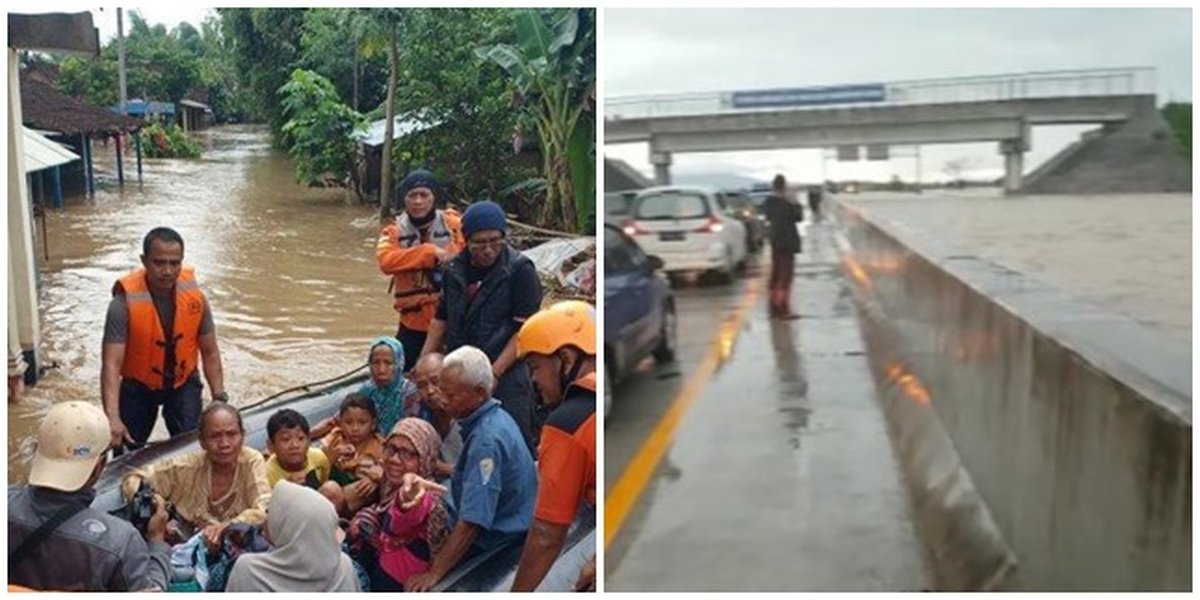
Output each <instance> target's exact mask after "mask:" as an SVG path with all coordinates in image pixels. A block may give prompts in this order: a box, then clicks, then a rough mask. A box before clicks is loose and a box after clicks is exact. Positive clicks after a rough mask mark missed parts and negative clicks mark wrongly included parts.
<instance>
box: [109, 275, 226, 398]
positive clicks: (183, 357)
mask: <svg viewBox="0 0 1200 600" xmlns="http://www.w3.org/2000/svg"><path fill="white" fill-rule="evenodd" d="M118 292H123V293H124V294H125V306H126V311H127V313H128V315H129V332H128V334H127V335H126V337H125V361H124V362H123V363H122V365H121V377H124V378H127V379H135V380H137V381H139V382H141V383H142V384H143V385H145V386H146V387H149V388H150V389H152V390H163V389H175V388H177V387H179V386H181V385H183V383H184V382H185V381H187V379H188V377H189V376H190V375H191V374H192V373H193V372H194V371H195V370H196V366H197V363H198V362H199V358H200V323H201V321H202V320H203V318H204V292H201V291H200V287H199V286H198V285H197V284H196V273H195V270H194V269H192V267H186V266H185V267H183V270H182V272H181V273H180V274H179V280H178V281H176V282H175V324H174V331H173V332H172V333H173V336H172V337H173V339H174V340H175V380H174V381H169V382H164V381H163V367H164V365H165V364H166V358H167V352H166V336H165V335H164V334H163V327H162V322H160V321H159V318H158V311H157V310H155V308H154V299H153V298H152V297H151V296H150V288H149V287H148V286H147V284H146V270H145V269H138V270H136V271H134V272H132V273H130V274H128V275H126V276H124V277H122V278H120V279H118V280H117V283H116V284H114V285H113V294H114V295H116V294H117V293H118Z"/></svg>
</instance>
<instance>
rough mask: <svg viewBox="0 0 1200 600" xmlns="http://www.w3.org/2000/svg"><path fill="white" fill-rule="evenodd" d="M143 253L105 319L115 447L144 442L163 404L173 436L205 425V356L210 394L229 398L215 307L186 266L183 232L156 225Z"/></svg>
mask: <svg viewBox="0 0 1200 600" xmlns="http://www.w3.org/2000/svg"><path fill="white" fill-rule="evenodd" d="M141 260H142V268H141V269H138V270H136V271H133V272H131V273H129V274H128V275H125V276H124V277H122V278H121V279H118V280H117V282H116V283H115V284H114V285H113V292H112V293H113V298H112V301H111V302H109V304H108V315H107V317H106V319H105V322H104V345H103V349H102V351H101V363H102V365H101V368H100V397H101V400H102V402H103V404H104V410H105V412H106V413H107V415H108V422H109V428H110V430H111V435H112V447H113V451H114V453H116V454H120V453H121V452H122V451H123V447H124V446H126V445H127V446H129V447H130V448H140V447H142V446H144V445H145V444H146V440H147V439H149V437H150V432H151V431H152V430H153V429H154V423H155V421H157V420H158V412H159V407H160V406H161V407H162V416H163V421H165V422H166V424H167V431H169V432H170V434H171V436H172V437H174V436H177V435H180V434H182V433H186V432H188V431H193V430H195V429H196V428H197V427H198V426H199V424H200V408H201V403H202V400H201V398H200V393H201V391H202V390H203V386H202V385H201V384H200V375H199V371H198V370H197V368H196V367H197V366H199V364H198V363H199V362H200V361H201V360H202V361H203V366H204V378H205V379H207V380H208V386H209V388H211V389H212V399H213V400H219V401H222V402H228V401H229V396H228V395H226V393H225V375H224V371H223V369H222V367H221V352H220V349H219V348H218V347H217V332H216V327H215V326H214V325H213V316H212V309H211V308H210V307H209V304H208V299H207V298H205V296H204V292H202V291H200V286H199V285H198V284H197V283H196V273H195V271H194V270H193V269H192V267H185V266H183V238H182V237H180V235H179V233H178V232H176V231H175V230H174V229H170V228H168V227H156V228H154V229H152V230H150V232H149V233H147V234H146V237H145V238H144V239H143V240H142V256H141ZM165 332H171V333H170V335H167V334H166V333H165Z"/></svg>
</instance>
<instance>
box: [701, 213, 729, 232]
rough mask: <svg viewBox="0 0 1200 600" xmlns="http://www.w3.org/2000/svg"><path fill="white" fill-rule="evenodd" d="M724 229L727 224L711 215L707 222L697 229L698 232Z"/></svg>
mask: <svg viewBox="0 0 1200 600" xmlns="http://www.w3.org/2000/svg"><path fill="white" fill-rule="evenodd" d="M722 229H725V225H723V224H722V223H721V221H720V219H717V218H716V217H709V218H708V222H707V223H705V224H703V225H701V226H700V227H699V228H697V229H696V233H719V232H720V231H721V230H722Z"/></svg>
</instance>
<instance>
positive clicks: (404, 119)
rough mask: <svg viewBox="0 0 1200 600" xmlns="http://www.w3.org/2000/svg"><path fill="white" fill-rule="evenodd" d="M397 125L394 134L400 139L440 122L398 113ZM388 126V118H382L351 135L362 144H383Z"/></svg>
mask: <svg viewBox="0 0 1200 600" xmlns="http://www.w3.org/2000/svg"><path fill="white" fill-rule="evenodd" d="M393 122H394V123H395V125H394V126H393V129H394V131H393V132H392V136H393V137H394V138H395V139H400V138H402V137H404V136H406V135H409V134H412V133H416V132H418V131H424V130H426V129H429V128H431V127H436V126H438V125H440V123H429V122H426V121H423V120H420V119H418V118H415V117H412V116H410V115H396V117H395V119H394V120H393ZM386 126H387V119H380V120H378V121H375V122H374V123H371V124H370V125H368V126H367V129H366V130H365V131H358V132H355V133H354V134H353V135H352V136H351V137H353V138H354V140H355V141H357V142H358V143H360V144H364V145H367V146H382V145H383V133H384V131H383V130H384V128H385V127H386Z"/></svg>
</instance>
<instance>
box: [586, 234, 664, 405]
mask: <svg viewBox="0 0 1200 600" xmlns="http://www.w3.org/2000/svg"><path fill="white" fill-rule="evenodd" d="M662 266H663V263H662V260H661V259H659V258H658V257H657V256H647V255H646V253H645V252H642V249H641V247H639V246H638V245H637V242H635V241H633V238H631V237H629V236H628V235H625V233H624V232H623V231H621V229H620V228H619V227H616V226H614V225H612V224H607V223H606V224H605V225H604V360H605V364H604V368H605V371H604V376H605V379H606V385H605V389H606V390H607V389H611V386H609V385H607V382H611V383H619V382H620V381H621V380H622V379H624V378H625V377H626V376H628V375H629V373H631V372H632V371H633V368H634V367H635V366H637V364H638V363H639V362H641V361H642V360H643V359H645V358H646V357H647V356H653V357H654V358H655V359H656V360H658V361H659V362H667V361H671V360H674V359H675V334H676V324H677V323H678V321H677V320H676V318H675V296H674V295H672V293H671V285H670V283H668V282H667V279H666V277H665V276H663V274H662V273H660V272H659V269H661V268H662ZM611 398H612V397H611V396H610V395H606V397H605V399H604V402H605V414H608V406H609V405H610V404H611Z"/></svg>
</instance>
